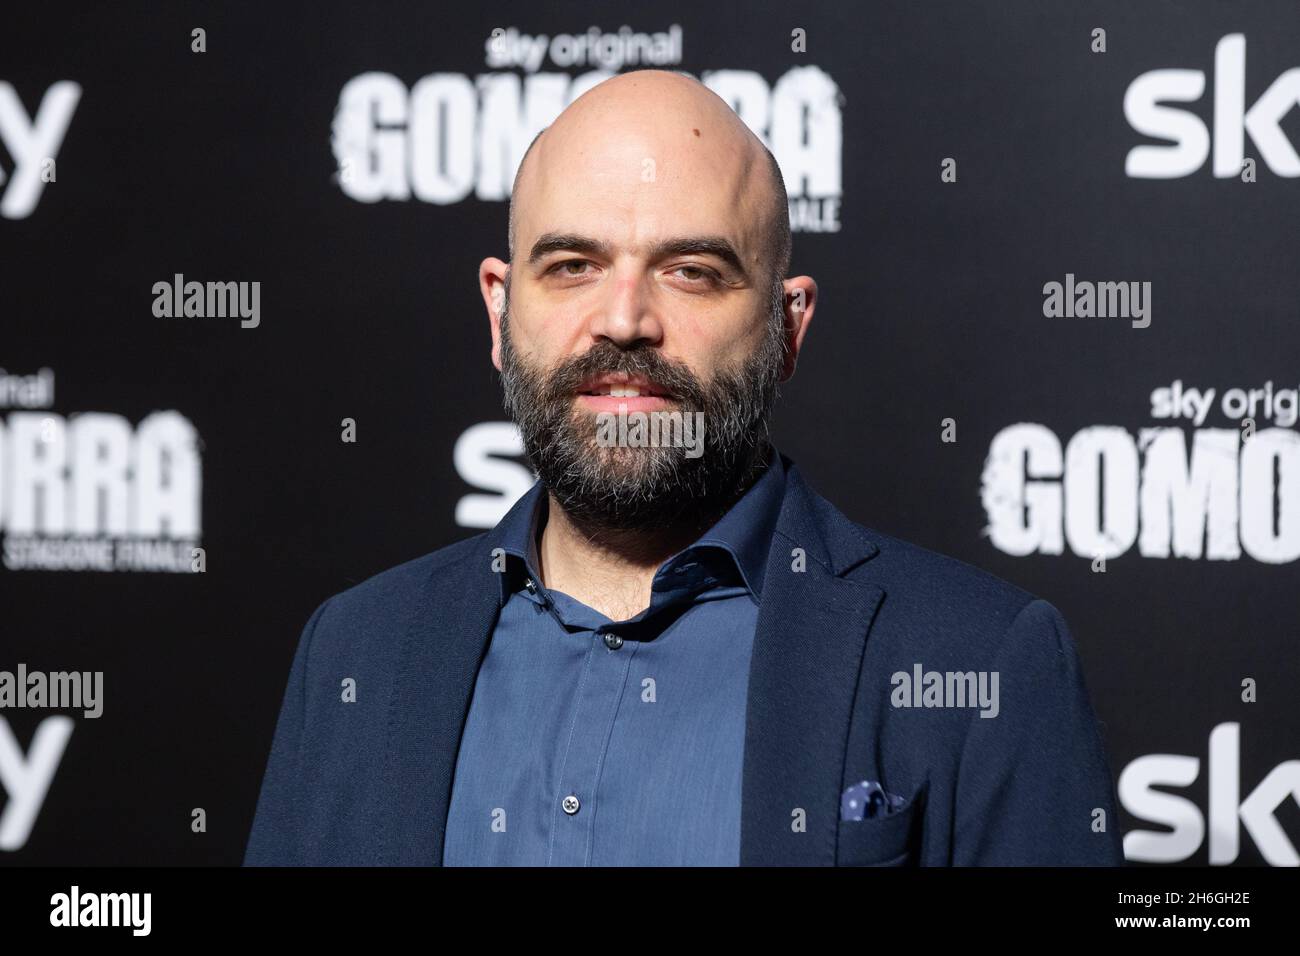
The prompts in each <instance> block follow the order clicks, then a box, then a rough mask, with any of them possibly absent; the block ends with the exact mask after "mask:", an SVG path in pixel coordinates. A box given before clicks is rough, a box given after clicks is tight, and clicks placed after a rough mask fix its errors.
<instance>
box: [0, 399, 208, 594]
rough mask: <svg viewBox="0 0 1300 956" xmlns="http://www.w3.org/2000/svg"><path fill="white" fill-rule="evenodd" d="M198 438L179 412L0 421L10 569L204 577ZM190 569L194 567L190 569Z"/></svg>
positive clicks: (0, 485) (1, 521)
mask: <svg viewBox="0 0 1300 956" xmlns="http://www.w3.org/2000/svg"><path fill="white" fill-rule="evenodd" d="M201 490H202V470H201V467H200V460H199V437H198V433H197V432H196V431H195V429H194V426H193V425H191V424H190V422H189V421H188V420H187V419H186V418H185V417H184V416H183V415H181V414H180V413H179V412H175V411H165V412H154V413H153V414H152V415H149V416H147V417H146V418H144V419H143V420H142V421H141V422H140V424H139V425H138V426H137V427H135V428H132V427H131V423H130V422H129V421H127V419H125V418H123V417H122V416H121V415H113V414H107V413H102V412H85V413H82V414H79V415H73V416H71V417H70V418H68V419H65V418H63V416H61V415H56V414H54V413H52V412H48V411H39V412H36V411H32V412H13V413H11V414H10V415H9V416H8V421H7V422H5V421H3V420H0V535H2V536H3V546H4V552H3V557H4V565H5V567H6V568H7V569H9V570H11V571H20V570H32V571H175V572H191V571H200V570H206V569H205V568H203V567H202V566H201V565H202V563H203V561H204V555H203V552H202V550H201V549H199V548H198V544H199V536H200V534H201V532H202V527H201V520H200V496H201ZM196 562H197V563H198V565H197V566H196Z"/></svg>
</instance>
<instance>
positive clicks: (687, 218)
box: [514, 116, 771, 265]
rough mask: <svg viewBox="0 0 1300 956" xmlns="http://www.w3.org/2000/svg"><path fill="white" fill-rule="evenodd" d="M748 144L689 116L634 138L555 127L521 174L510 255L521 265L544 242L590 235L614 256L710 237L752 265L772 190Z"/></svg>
mask: <svg viewBox="0 0 1300 956" xmlns="http://www.w3.org/2000/svg"><path fill="white" fill-rule="evenodd" d="M616 125H617V127H618V128H615V126H616ZM720 127H721V128H720ZM756 145H757V144H756V143H753V142H747V141H746V140H745V139H744V138H743V137H741V136H738V135H736V131H735V130H733V129H728V128H726V127H725V126H722V124H719V123H718V122H716V121H712V122H705V121H702V120H698V119H697V120H692V119H691V118H689V117H686V118H682V119H680V120H674V119H672V118H670V117H656V118H654V120H653V121H648V122H646V123H645V124H644V128H641V129H638V128H635V127H631V128H629V127H627V126H626V125H625V124H622V123H619V124H615V123H613V122H612V121H611V120H610V119H609V118H608V117H606V118H603V119H602V117H600V116H595V117H581V118H579V119H577V120H575V121H574V122H572V123H568V124H566V125H565V126H564V127H562V128H561V127H559V126H558V124H557V126H556V127H552V128H551V129H548V130H547V131H546V133H544V134H543V135H542V137H541V138H540V139H539V140H538V141H537V143H536V144H535V145H534V148H533V151H532V153H531V154H530V155H529V157H528V162H527V164H526V168H525V169H524V170H523V171H522V172H521V174H520V182H519V184H518V189H517V191H516V195H515V197H514V202H515V229H516V236H515V240H516V255H519V256H523V257H526V256H527V254H528V249H529V247H530V245H531V244H532V242H533V241H534V240H535V239H536V238H537V236H539V235H541V234H542V233H557V232H559V233H573V234H577V235H582V236H589V237H591V238H593V239H599V240H601V241H604V242H608V243H610V244H611V245H612V246H614V247H615V248H616V249H617V250H618V251H620V252H635V251H637V250H638V249H640V248H644V247H646V246H648V245H649V244H651V243H653V242H655V241H657V240H660V239H664V238H668V237H680V236H683V235H712V236H721V237H725V238H727V239H729V240H730V241H731V242H732V244H733V245H734V246H735V248H736V249H737V250H738V251H739V252H740V254H741V256H742V259H744V260H745V261H746V263H747V264H754V265H757V264H758V262H759V261H760V258H761V249H762V247H763V243H762V235H763V231H764V229H765V228H766V224H765V222H764V216H765V214H766V209H767V208H768V205H769V204H770V201H771V199H770V196H769V193H770V188H771V187H770V184H768V183H767V182H766V180H765V178H764V175H763V169H764V167H763V164H762V158H763V157H762V153H761V150H758V149H755V148H754V147H755V146H756Z"/></svg>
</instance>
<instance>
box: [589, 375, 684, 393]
mask: <svg viewBox="0 0 1300 956" xmlns="http://www.w3.org/2000/svg"><path fill="white" fill-rule="evenodd" d="M577 393H578V394H579V395H586V396H591V397H610V398H659V399H668V398H672V397H673V395H672V393H671V392H669V391H668V389H666V388H664V387H663V386H661V385H659V384H657V383H655V382H653V381H651V380H650V379H648V378H646V377H645V376H642V375H630V374H628V373H627V372H606V373H603V374H601V375H594V376H591V377H590V378H588V379H587V380H586V381H584V382H583V383H582V384H581V385H579V386H578V388H577Z"/></svg>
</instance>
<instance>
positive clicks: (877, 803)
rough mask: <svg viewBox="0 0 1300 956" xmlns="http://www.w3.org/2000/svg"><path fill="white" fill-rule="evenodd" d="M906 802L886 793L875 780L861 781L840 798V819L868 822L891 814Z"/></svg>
mask: <svg viewBox="0 0 1300 956" xmlns="http://www.w3.org/2000/svg"><path fill="white" fill-rule="evenodd" d="M906 802H907V801H905V800H904V799H903V798H902V797H899V796H895V795H894V794H892V793H888V792H886V790H885V788H884V787H882V786H881V785H880V784H879V783H877V782H876V781H875V780H863V781H862V782H861V783H855V784H854V785H853V786H851V787H849V788H848V789H847V790H845V791H844V793H843V795H842V796H841V797H840V819H841V820H870V819H872V818H873V817H878V816H883V815H885V814H889V813H893V812H894V811H895V810H897V809H899V808H900V807H901V806H902V805H903V804H904V803H906Z"/></svg>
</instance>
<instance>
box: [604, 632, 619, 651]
mask: <svg viewBox="0 0 1300 956" xmlns="http://www.w3.org/2000/svg"><path fill="white" fill-rule="evenodd" d="M605 646H606V647H608V648H609V649H610V650H611V651H616V650H618V649H619V648H620V647H622V646H623V638H621V637H619V636H618V635H617V634H606V635H605Z"/></svg>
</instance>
